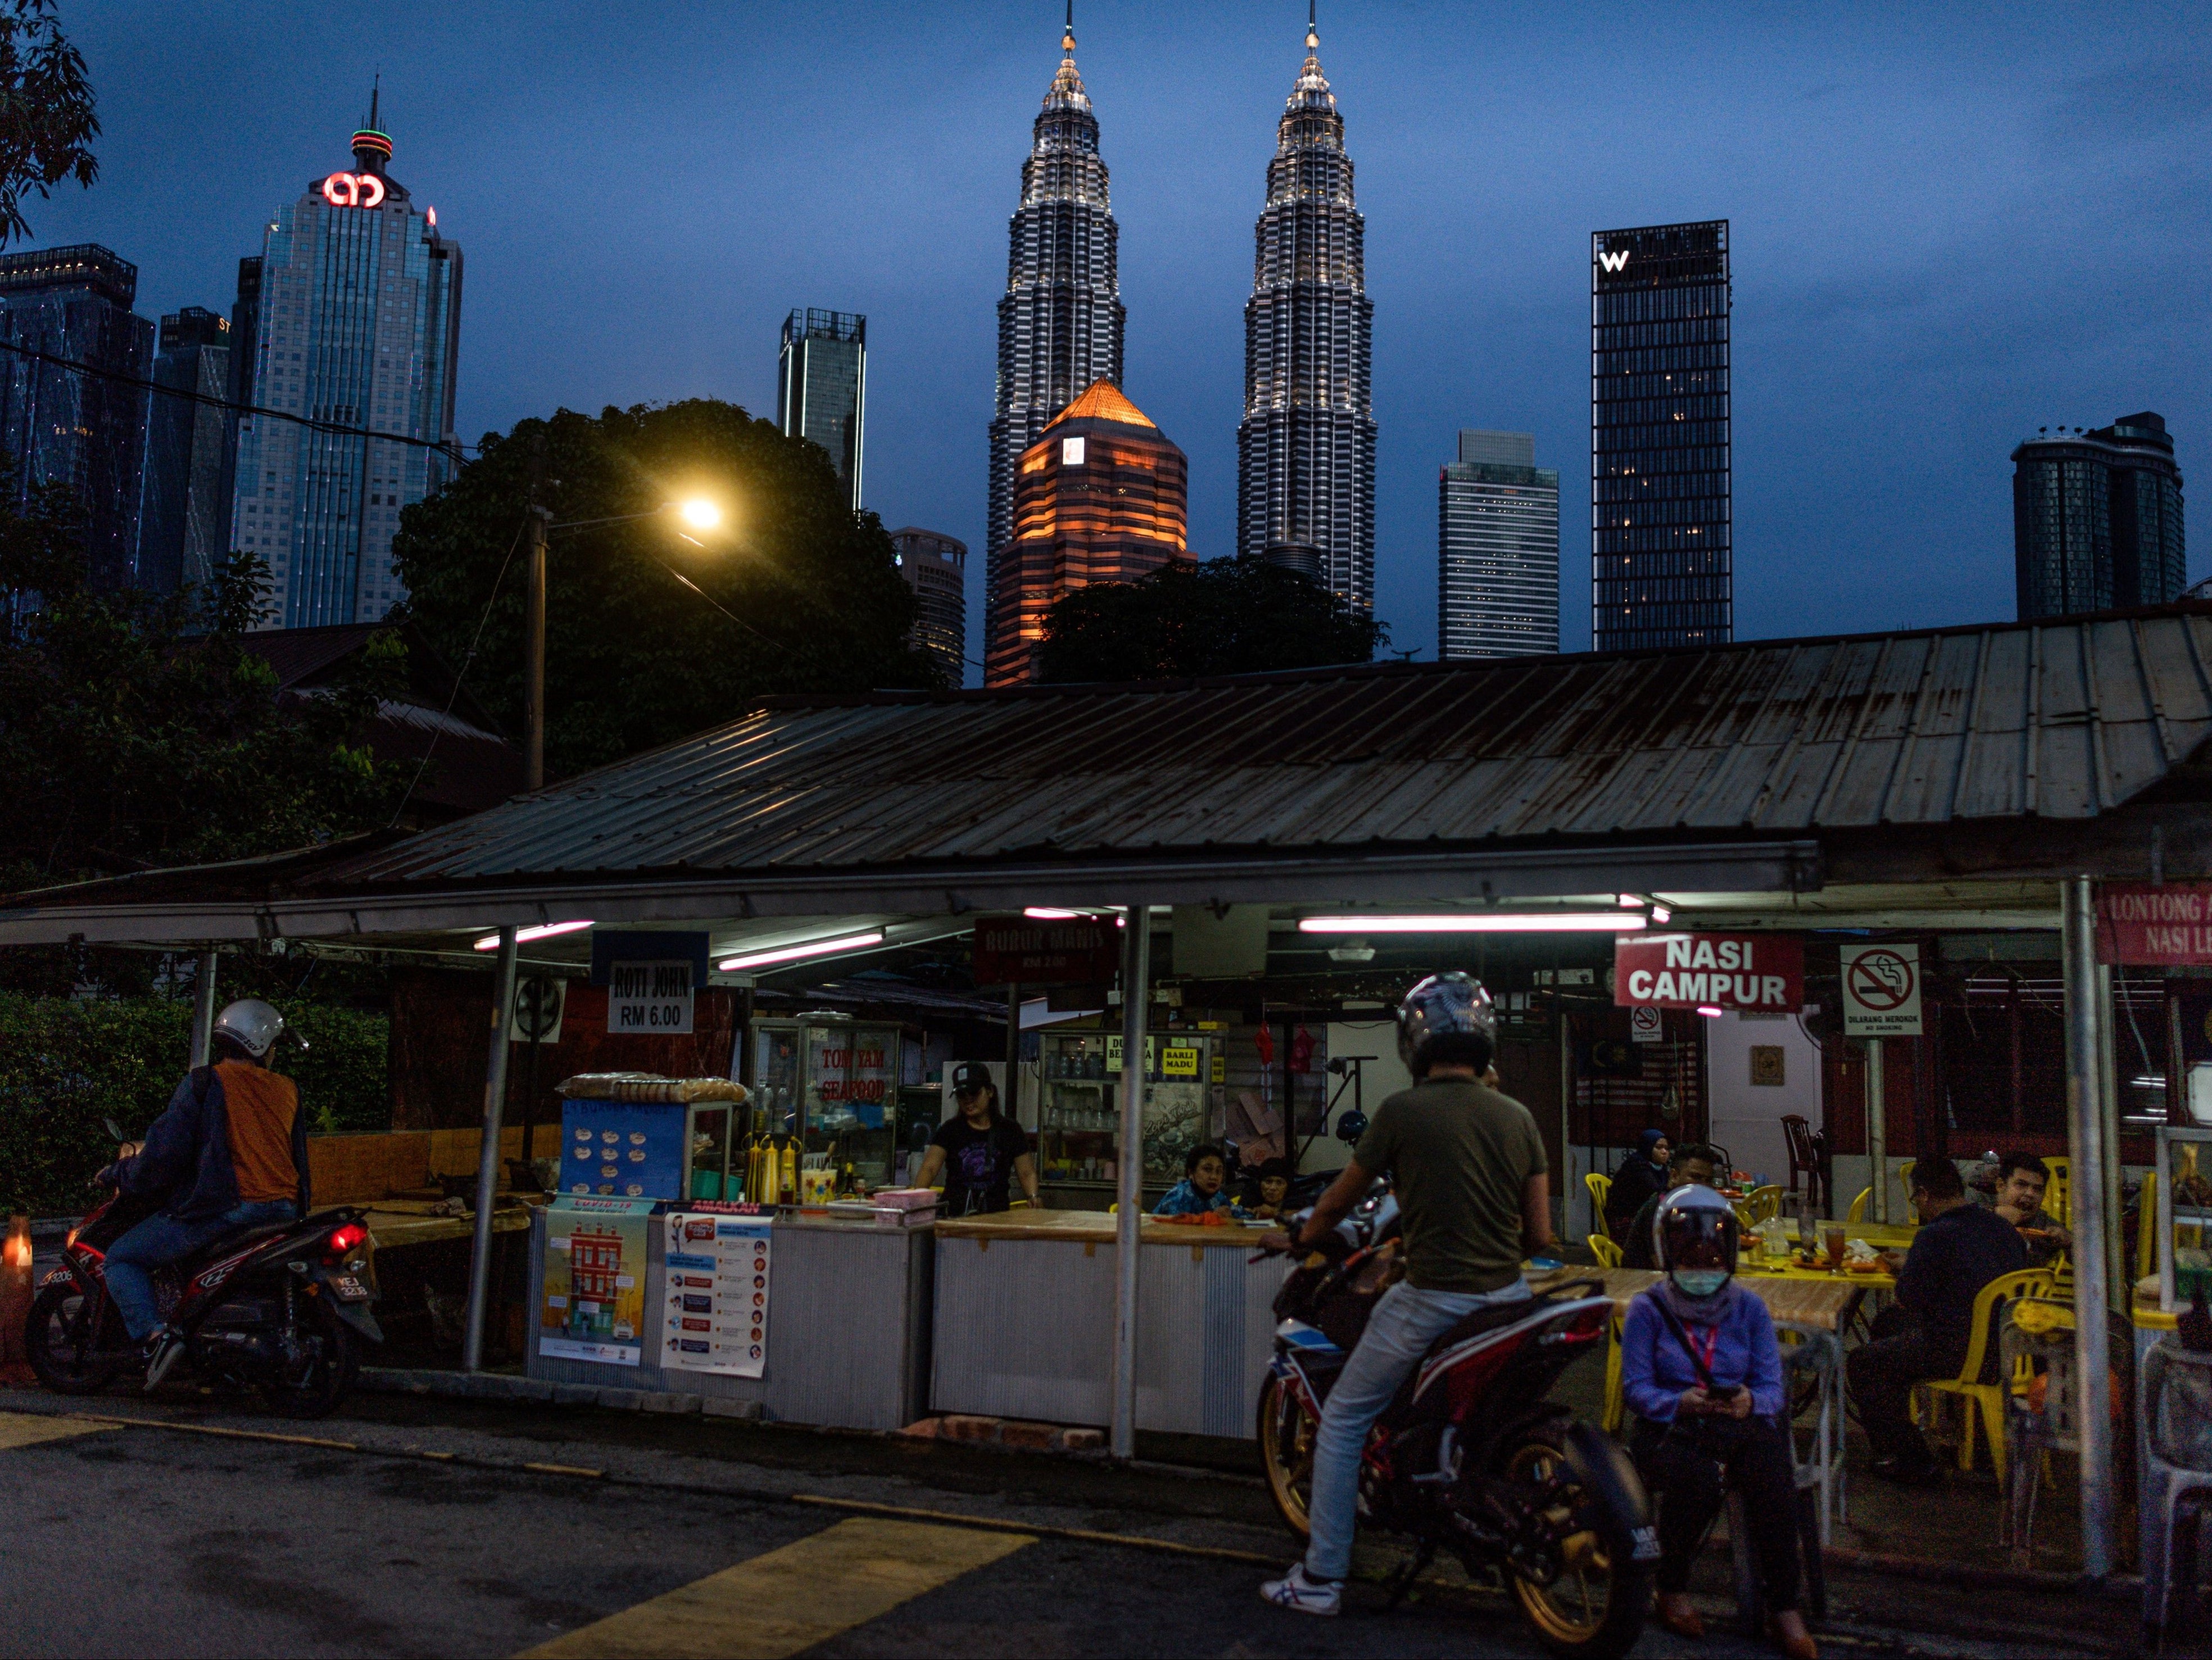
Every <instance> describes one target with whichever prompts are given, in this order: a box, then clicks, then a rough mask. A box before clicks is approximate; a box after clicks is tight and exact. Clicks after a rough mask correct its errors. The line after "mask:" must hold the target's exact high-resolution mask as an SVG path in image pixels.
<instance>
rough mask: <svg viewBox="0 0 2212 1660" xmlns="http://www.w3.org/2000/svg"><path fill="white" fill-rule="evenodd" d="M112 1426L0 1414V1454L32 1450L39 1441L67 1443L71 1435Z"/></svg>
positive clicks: (38, 1415) (81, 1420)
mask: <svg viewBox="0 0 2212 1660" xmlns="http://www.w3.org/2000/svg"><path fill="white" fill-rule="evenodd" d="M114 1427H115V1425H114V1424H113V1423H112V1422H110V1421H108V1420H105V1419H100V1418H79V1417H76V1416H75V1415H74V1414H64V1415H60V1416H56V1415H52V1414H46V1413H39V1412H0V1451H5V1450H7V1449H9V1448H10V1447H35V1446H37V1445H38V1444H40V1442H41V1441H66V1440H68V1439H69V1438H70V1437H71V1436H73V1435H90V1434H92V1433H94V1432H95V1431H99V1430H112V1429H113V1428H114Z"/></svg>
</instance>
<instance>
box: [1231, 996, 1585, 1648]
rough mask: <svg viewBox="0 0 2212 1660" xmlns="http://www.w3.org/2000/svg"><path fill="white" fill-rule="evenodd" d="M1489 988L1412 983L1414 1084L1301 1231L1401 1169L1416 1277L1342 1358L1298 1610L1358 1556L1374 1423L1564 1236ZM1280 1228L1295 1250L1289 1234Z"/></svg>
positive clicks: (1404, 1027) (1409, 1042)
mask: <svg viewBox="0 0 2212 1660" xmlns="http://www.w3.org/2000/svg"><path fill="white" fill-rule="evenodd" d="M1496 1032H1497V1022H1496V1017H1495V1015H1494V1014H1493V1013H1492V1010H1491V1004H1490V994H1489V993H1487V992H1486V991H1484V990H1483V988H1482V987H1481V985H1480V983H1479V982H1476V981H1474V980H1473V979H1471V978H1470V977H1469V976H1466V975H1464V974H1443V975H1434V976H1431V977H1430V978H1428V979H1426V980H1424V981H1422V982H1421V983H1420V984H1419V985H1418V986H1416V987H1414V988H1413V990H1411V991H1410V992H1408V993H1407V994H1406V1000H1405V1001H1404V1002H1403V1003H1402V1004H1401V1005H1400V1006H1399V1010H1398V1049H1399V1053H1400V1054H1401V1055H1403V1056H1404V1057H1405V1060H1406V1065H1407V1070H1409V1071H1410V1072H1412V1073H1413V1078H1414V1084H1413V1088H1411V1089H1409V1090H1401V1091H1399V1092H1398V1093H1397V1094H1395V1095H1394V1096H1392V1097H1391V1098H1389V1100H1387V1101H1385V1102H1384V1103H1383V1104H1382V1105H1381V1106H1380V1107H1378V1108H1376V1111H1375V1117H1374V1121H1373V1122H1371V1123H1370V1125H1369V1126H1368V1128H1367V1133H1366V1134H1364V1135H1363V1136H1361V1137H1360V1138H1359V1145H1358V1147H1357V1148H1355V1149H1354V1150H1353V1152H1352V1162H1351V1163H1350V1164H1347V1165H1346V1166H1345V1169H1344V1173H1343V1174H1342V1175H1340V1177H1337V1179H1336V1181H1335V1182H1334V1183H1333V1184H1332V1185H1331V1186H1330V1188H1329V1189H1328V1192H1327V1193H1325V1194H1323V1195H1322V1196H1321V1199H1320V1200H1319V1201H1318V1202H1317V1203H1316V1204H1315V1206H1314V1207H1313V1213H1312V1215H1311V1216H1310V1218H1309V1219H1307V1220H1306V1222H1305V1224H1304V1226H1303V1227H1302V1228H1301V1229H1300V1230H1299V1231H1298V1236H1297V1239H1298V1240H1316V1239H1320V1238H1322V1237H1324V1236H1325V1235H1326V1234H1327V1233H1328V1231H1329V1230H1330V1229H1331V1228H1333V1227H1334V1226H1335V1225H1337V1224H1338V1223H1339V1222H1340V1221H1341V1220H1343V1219H1344V1217H1345V1216H1346V1213H1349V1212H1350V1210H1351V1209H1352V1207H1353V1206H1354V1205H1356V1204H1358V1202H1359V1201H1361V1200H1362V1199H1364V1197H1365V1196H1366V1195H1367V1190H1368V1189H1369V1188H1370V1187H1371V1186H1372V1185H1373V1184H1374V1182H1375V1178H1376V1177H1378V1176H1388V1177H1389V1178H1390V1183H1391V1186H1392V1188H1393V1189H1395V1192H1396V1194H1397V1195H1398V1209H1399V1215H1400V1219H1401V1228H1402V1230H1403V1233H1404V1237H1405V1252H1406V1277H1405V1279H1404V1280H1401V1282H1400V1283H1399V1284H1397V1285H1395V1286H1391V1287H1390V1289H1389V1291H1387V1292H1384V1293H1383V1298H1382V1300H1381V1301H1379V1302H1378V1303H1376V1305H1375V1311H1374V1313H1373V1314H1372V1315H1370V1316H1369V1317H1368V1321H1367V1329H1366V1331H1365V1332H1364V1335H1362V1336H1361V1337H1360V1340H1359V1345H1358V1347H1357V1348H1355V1349H1354V1350H1353V1351H1352V1358H1351V1359H1349V1360H1347V1361H1346V1362H1345V1365H1344V1371H1342V1372H1341V1373H1340V1374H1339V1376H1338V1377H1337V1380H1336V1385H1335V1387H1334V1389H1331V1390H1330V1391H1329V1396H1328V1402H1327V1404H1326V1405H1325V1406H1324V1407H1323V1408H1322V1418H1321V1427H1320V1429H1319V1431H1318V1432H1316V1435H1315V1438H1314V1467H1313V1492H1312V1496H1311V1499H1310V1502H1309V1504H1308V1506H1307V1516H1308V1520H1309V1523H1310V1536H1309V1539H1308V1541H1307V1546H1306V1554H1305V1559H1304V1560H1303V1561H1302V1562H1299V1563H1297V1565H1295V1566H1293V1567H1292V1568H1291V1571H1290V1572H1288V1573H1286V1574H1285V1575H1284V1576H1283V1578H1280V1579H1271V1580H1269V1581H1268V1582H1267V1584H1264V1585H1262V1586H1261V1588H1260V1595H1261V1596H1262V1597H1264V1598H1265V1599H1266V1600H1267V1601H1268V1602H1273V1603H1274V1604H1275V1605H1276V1606H1277V1607H1279V1608H1291V1609H1295V1610H1297V1612H1299V1613H1301V1614H1334V1613H1336V1612H1337V1610H1338V1608H1339V1606H1340V1598H1341V1596H1342V1589H1343V1581H1344V1577H1345V1575H1346V1572H1348V1571H1349V1570H1350V1568H1351V1566H1352V1527H1353V1523H1354V1521H1355V1518H1356V1517H1357V1514H1358V1494H1359V1455H1360V1449H1361V1448H1362V1447H1363V1446H1364V1445H1365V1444H1366V1441H1367V1432H1368V1431H1369V1430H1370V1428H1372V1427H1373V1426H1374V1423H1375V1420H1376V1418H1377V1417H1379V1416H1380V1415H1381V1414H1382V1412H1383V1408H1385V1407H1387V1406H1389V1404H1390V1400H1391V1397H1392V1396H1393V1395H1395V1394H1397V1392H1398V1385H1399V1384H1400V1383H1403V1382H1404V1381H1405V1378H1406V1375H1407V1373H1408V1372H1410V1371H1413V1368H1414V1367H1415V1366H1417V1365H1419V1364H1420V1361H1421V1357H1422V1356H1423V1355H1425V1354H1426V1353H1428V1349H1429V1345H1431V1343H1433V1342H1435V1341H1436V1340H1437V1338H1439V1337H1441V1336H1443V1335H1444V1333H1446V1332H1448V1331H1449V1330H1450V1329H1452V1328H1453V1327H1454V1326H1455V1325H1457V1324H1458V1323H1459V1322H1460V1321H1461V1320H1462V1319H1464V1318H1465V1317H1466V1316H1468V1315H1469V1314H1471V1313H1473V1312H1474V1310H1477V1309H1480V1308H1483V1307H1486V1306H1488V1305H1491V1304H1498V1303H1512V1302H1522V1301H1525V1300H1527V1298H1528V1295H1529V1292H1528V1281H1527V1280H1523V1279H1522V1277H1521V1263H1522V1259H1523V1258H1524V1257H1527V1256H1534V1255H1535V1254H1536V1253H1538V1252H1540V1251H1541V1250H1546V1249H1547V1248H1549V1247H1550V1245H1551V1243H1552V1196H1551V1182H1550V1177H1549V1175H1548V1172H1547V1170H1546V1167H1545V1162H1544V1143H1543V1139H1542V1137H1541V1135H1540V1134H1538V1132H1537V1129H1536V1121H1535V1120H1534V1118H1532V1117H1530V1116H1528V1108H1526V1107H1524V1106H1522V1104H1520V1103H1519V1102H1518V1101H1516V1100H1513V1099H1511V1098H1510V1097H1507V1096H1504V1095H1500V1094H1499V1093H1498V1091H1497V1089H1496V1088H1495V1087H1494V1086H1495V1085H1496V1084H1497V1082H1498V1074H1497V1073H1495V1072H1492V1070H1491V1069H1490V1060H1491V1054H1492V1048H1493V1046H1494V1043H1495V1037H1496ZM1267 1240H1268V1241H1269V1242H1271V1243H1275V1244H1277V1245H1279V1246H1280V1247H1283V1248H1291V1247H1292V1246H1293V1245H1294V1244H1295V1243H1297V1241H1294V1240H1293V1239H1292V1237H1291V1235H1289V1234H1287V1233H1274V1234H1270V1235H1268V1236H1267Z"/></svg>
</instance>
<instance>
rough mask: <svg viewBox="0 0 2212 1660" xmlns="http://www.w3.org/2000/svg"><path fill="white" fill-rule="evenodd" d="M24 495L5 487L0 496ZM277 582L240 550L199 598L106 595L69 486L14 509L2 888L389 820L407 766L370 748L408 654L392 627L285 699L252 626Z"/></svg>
mask: <svg viewBox="0 0 2212 1660" xmlns="http://www.w3.org/2000/svg"><path fill="white" fill-rule="evenodd" d="M0 472H4V468H0ZM14 496H15V490H14V489H13V487H12V484H11V483H7V482H5V481H4V480H0V502H4V501H9V500H13V499H14ZM269 587H270V584H269V574H268V568H267V567H266V565H264V563H263V562H261V561H260V560H258V559H257V558H253V557H252V556H247V555H244V554H241V555H239V556H237V557H236V558H235V559H234V562H231V563H230V564H228V565H226V566H225V567H224V568H223V569H222V571H221V572H220V573H219V574H218V575H217V578H216V581H215V583H214V584H213V586H212V587H211V588H210V590H209V591H207V592H205V593H193V594H187V595H182V596H171V597H168V598H166V599H161V598H155V597H154V596H151V595H148V594H144V593H139V592H137V591H135V590H128V589H126V590H122V591H103V590H95V589H94V588H93V587H91V586H90V585H89V584H88V581H86V577H85V553H84V542H83V536H82V509H81V508H79V507H78V506H77V505H76V502H75V501H74V499H73V498H72V496H71V495H70V491H69V490H68V489H67V487H65V486H63V485H58V484H57V485H48V486H46V487H44V488H42V489H38V490H35V491H33V494H32V496H31V499H30V502H29V504H28V506H27V508H25V509H24V510H22V511H21V512H16V511H13V510H9V509H5V508H0V594H4V595H5V596H7V598H6V601H5V603H6V604H7V605H8V606H9V611H8V617H7V622H8V626H7V628H6V630H5V633H4V635H0V777H5V778H6V779H7V780H8V787H7V789H6V790H4V791H0V891H15V890H19V889H22V888H27V887H39V886H44V885H49V884H52V883H58V882H66V881H70V880H75V879H80V878H82V877H88V876H95V875H106V874H113V873H117V872H120V871H128V870H135V869H141V868H144V867H147V866H165V865H185V864H195V863H201V862H204V861H207V860H218V859H237V858H245V857H249V856H251V855H252V854H260V853H274V852H278V851H281V850H283V849H284V848H297V847H306V846H310V845H312V844H313V843H315V842H321V841H325V840H328V839H330V838H331V837H333V836H343V835H348V834H351V833H353V832H354V831H356V830H365V829H368V828H371V827H374V826H376V825H380V824H385V823H386V822H388V821H389V820H390V818H391V817H392V812H393V809H394V807H395V806H397V804H398V800H399V797H400V794H401V792H402V791H403V790H404V787H405V781H404V778H403V777H402V775H401V774H402V769H400V768H399V767H398V766H396V765H394V764H392V763H380V762H378V761H377V760H376V759H374V757H372V756H371V754H370V753H369V751H368V745H367V743H366V742H365V741H364V739H363V738H362V723H363V722H364V721H366V720H367V718H368V716H369V715H370V714H373V713H374V710H375V707H376V703H377V701H378V699H379V697H380V696H383V695H385V694H386V692H387V691H389V690H392V689H394V688H396V687H398V685H399V684H402V683H404V678H405V666H406V649H405V648H404V646H403V645H402V644H401V643H400V642H399V641H398V638H397V637H396V636H394V635H380V636H378V637H377V638H376V639H375V640H374V642H372V644H371V647H370V648H369V649H368V651H367V652H365V653H362V654H360V656H359V657H358V658H357V659H356V663H355V665H354V666H353V667H352V670H351V672H350V675H349V678H346V679H345V680H343V682H342V684H339V685H337V687H336V688H334V689H332V690H328V691H326V692H318V693H317V694H316V695H314V696H310V697H304V698H299V699H294V700H287V701H285V702H282V703H280V702H279V699H278V695H277V686H276V673H275V671H273V670H272V669H271V668H270V666H269V664H268V662H267V661H266V660H264V659H263V658H262V657H260V656H259V655H258V654H256V653H255V652H254V651H253V650H252V646H251V643H250V635H248V633H247V629H249V628H250V627H251V626H252V623H253V622H254V621H255V620H256V618H257V617H258V615H259V614H260V613H261V612H262V611H263V610H264V608H265V606H266V604H267V596H268V593H269Z"/></svg>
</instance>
